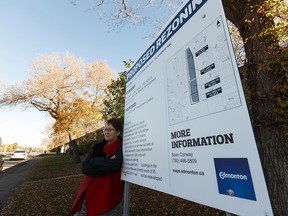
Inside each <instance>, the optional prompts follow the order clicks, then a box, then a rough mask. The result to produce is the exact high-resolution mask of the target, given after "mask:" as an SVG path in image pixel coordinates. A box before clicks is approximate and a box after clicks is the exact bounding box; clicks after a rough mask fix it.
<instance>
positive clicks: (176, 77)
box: [166, 16, 241, 125]
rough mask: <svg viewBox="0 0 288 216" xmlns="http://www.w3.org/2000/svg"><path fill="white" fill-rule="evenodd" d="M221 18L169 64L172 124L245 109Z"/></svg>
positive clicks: (167, 69) (169, 103)
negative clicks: (231, 110)
mask: <svg viewBox="0 0 288 216" xmlns="http://www.w3.org/2000/svg"><path fill="white" fill-rule="evenodd" d="M231 58H232V57H231V53H230V51H229V49H228V44H227V38H226V35H225V32H224V28H223V21H222V17H221V16H219V17H218V18H217V19H216V20H214V21H213V22H212V23H211V24H210V25H209V26H208V27H207V28H206V29H204V30H203V31H202V32H201V33H200V34H198V35H197V36H196V37H194V38H193V39H192V40H191V41H190V42H189V43H188V44H186V45H185V46H184V47H183V48H181V49H180V50H179V51H177V53H175V54H174V55H173V56H171V57H170V58H169V59H168V60H167V63H166V78H167V97H168V111H169V124H170V125H174V124H177V123H180V122H183V121H187V120H191V119H196V118H200V117H203V116H207V115H210V114H213V113H217V112H222V111H225V110H229V109H233V108H235V107H239V106H241V100H240V95H239V91H238V86H237V84H236V80H235V74H234V73H235V71H234V69H233V65H232V63H231Z"/></svg>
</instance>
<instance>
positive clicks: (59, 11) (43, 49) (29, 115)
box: [0, 0, 153, 147]
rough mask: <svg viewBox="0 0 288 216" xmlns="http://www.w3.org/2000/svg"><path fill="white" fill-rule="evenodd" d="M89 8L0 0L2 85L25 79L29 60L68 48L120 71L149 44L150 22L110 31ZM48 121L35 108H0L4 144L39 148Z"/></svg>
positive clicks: (54, 1)
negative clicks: (125, 61)
mask: <svg viewBox="0 0 288 216" xmlns="http://www.w3.org/2000/svg"><path fill="white" fill-rule="evenodd" d="M78 2H80V1H78ZM86 2H87V1H86ZM88 8H89V4H84V3H83V2H82V4H80V3H78V4H77V5H76V6H74V5H72V4H71V3H70V1H69V0H61V1H59V0H41V1H40V0H26V1H17V0H9V1H8V0H2V1H0V29H1V34H0V89H1V87H3V86H5V85H14V84H16V83H21V82H23V81H24V80H26V79H27V78H28V72H29V65H30V64H31V63H32V61H33V60H35V59H36V58H37V57H39V56H40V55H43V54H51V53H53V52H59V53H63V52H65V51H68V52H69V53H70V54H72V55H74V56H76V57H78V58H83V59H84V60H85V61H86V62H92V61H107V63H108V65H109V67H110V68H111V69H113V70H114V71H116V72H121V71H124V70H125V67H124V65H123V60H129V59H132V60H137V59H138V58H139V57H140V56H141V54H142V53H144V51H145V50H146V49H147V48H148V46H149V44H150V43H151V41H152V39H151V38H147V33H148V34H149V32H153V30H151V29H153V26H152V25H149V24H146V25H142V26H138V27H137V26H134V27H126V28H122V29H121V31H120V32H119V31H113V30H112V29H111V27H109V26H107V24H106V23H105V22H104V21H103V20H101V19H99V17H98V16H97V15H96V14H95V12H93V11H91V10H87V9H88ZM51 122H52V118H51V117H50V116H48V114H46V113H44V112H40V111H38V110H36V109H33V108H31V109H29V110H26V111H22V110H20V109H18V108H17V107H16V108H8V109H7V108H6V109H0V137H1V139H2V142H3V143H4V144H6V143H9V144H10V143H18V145H20V146H27V147H37V146H40V145H41V143H42V141H43V139H45V138H46V137H47V135H46V132H45V130H46V127H47V126H48V125H50V124H51Z"/></svg>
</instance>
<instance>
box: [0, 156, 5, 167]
mask: <svg viewBox="0 0 288 216" xmlns="http://www.w3.org/2000/svg"><path fill="white" fill-rule="evenodd" d="M3 166H4V159H3V158H2V156H1V155H0V170H2V169H3Z"/></svg>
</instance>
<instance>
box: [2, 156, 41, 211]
mask: <svg viewBox="0 0 288 216" xmlns="http://www.w3.org/2000/svg"><path fill="white" fill-rule="evenodd" d="M42 158H43V157H42V156H38V157H34V158H31V159H30V160H28V161H25V162H23V163H19V164H17V165H16V166H14V167H11V168H9V169H6V170H4V171H0V211H1V210H2V208H3V207H4V204H5V202H6V201H7V199H8V198H9V196H10V194H11V193H12V192H13V190H14V189H15V188H16V187H17V186H18V185H20V184H21V183H22V182H23V181H24V179H25V177H26V176H27V175H28V174H29V173H30V172H31V171H32V168H33V167H34V166H35V165H36V164H37V162H38V161H40V160H41V159H42Z"/></svg>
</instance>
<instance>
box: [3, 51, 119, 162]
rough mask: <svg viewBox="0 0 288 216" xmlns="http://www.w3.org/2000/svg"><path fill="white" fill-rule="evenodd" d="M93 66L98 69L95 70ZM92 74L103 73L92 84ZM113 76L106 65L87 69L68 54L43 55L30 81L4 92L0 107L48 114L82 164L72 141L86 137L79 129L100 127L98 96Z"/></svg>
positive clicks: (97, 65) (56, 129) (32, 65)
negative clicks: (28, 109)
mask: <svg viewBox="0 0 288 216" xmlns="http://www.w3.org/2000/svg"><path fill="white" fill-rule="evenodd" d="M93 65H96V70H94V69H93ZM91 67H92V69H91ZM87 68H88V69H87ZM101 68H103V71H102V70H101ZM90 73H93V74H94V75H95V74H97V73H100V74H101V77H99V76H98V78H99V79H98V80H94V82H91V78H89V74H90ZM114 74H115V73H114V72H113V71H112V70H110V69H109V68H108V66H107V64H106V63H105V62H104V63H98V62H94V63H92V64H87V66H86V67H85V64H84V61H83V60H82V59H78V58H76V57H74V56H72V55H70V54H69V53H67V52H66V53H64V54H62V55H61V54H59V53H53V54H51V55H43V56H41V57H39V58H38V59H36V60H35V61H34V62H33V63H32V64H31V74H30V77H29V79H28V80H26V81H24V82H23V83H22V84H21V85H17V84H16V85H12V86H8V87H7V88H6V89H5V90H4V92H3V93H2V94H1V96H0V107H4V106H11V107H13V106H17V105H19V106H22V107H23V108H24V109H27V108H30V107H34V108H36V109H38V110H39V111H44V112H47V113H48V114H49V115H50V116H51V117H52V118H53V119H55V123H54V127H53V128H54V130H55V131H54V132H55V133H66V135H67V137H68V140H69V141H70V144H71V146H73V149H74V150H75V151H74V156H75V157H74V160H75V161H76V162H77V161H78V162H79V161H80V157H79V155H77V146H75V144H76V143H75V142H72V140H73V139H75V138H77V137H78V136H81V135H83V131H85V129H83V128H82V129H81V128H80V126H82V127H85V125H90V126H91V125H93V126H94V127H96V126H98V125H99V121H100V119H101V113H100V107H101V103H100V102H99V101H101V100H98V98H99V97H102V95H101V94H100V93H99V92H103V91H104V88H105V87H106V85H108V84H109V82H110V81H111V77H113V76H115V75H114ZM97 81H98V82H97ZM102 88H103V89H102ZM92 89H93V90H92ZM100 99H101V98H100ZM87 110H88V111H87ZM88 115H89V116H88ZM92 115H94V117H93V118H91V116H92ZM85 116H86V117H85ZM83 118H84V119H85V121H86V122H85V124H84V123H83V120H82V123H83V124H80V122H81V119H83ZM92 121H95V122H92ZM96 128H97V127H96ZM96 128H94V130H95V129H96ZM86 129H87V128H86Z"/></svg>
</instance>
